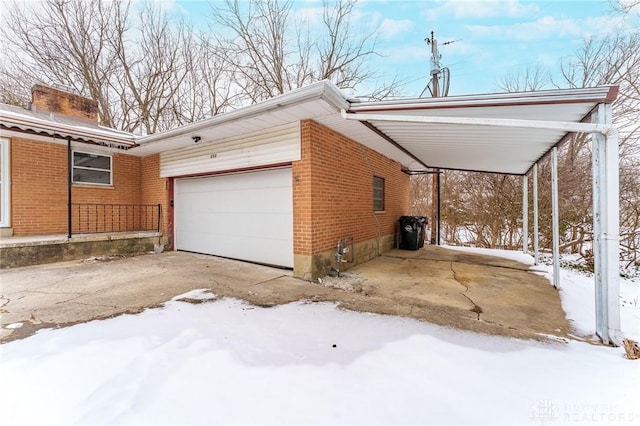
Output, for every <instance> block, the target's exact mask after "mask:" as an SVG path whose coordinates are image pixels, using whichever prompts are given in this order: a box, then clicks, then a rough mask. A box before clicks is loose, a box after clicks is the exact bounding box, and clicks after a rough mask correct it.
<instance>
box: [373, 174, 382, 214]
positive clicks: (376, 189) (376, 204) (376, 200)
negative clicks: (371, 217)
mask: <svg viewBox="0 0 640 426" xmlns="http://www.w3.org/2000/svg"><path fill="white" fill-rule="evenodd" d="M373 211H374V212H381V211H384V179H383V178H381V177H378V176H374V177H373Z"/></svg>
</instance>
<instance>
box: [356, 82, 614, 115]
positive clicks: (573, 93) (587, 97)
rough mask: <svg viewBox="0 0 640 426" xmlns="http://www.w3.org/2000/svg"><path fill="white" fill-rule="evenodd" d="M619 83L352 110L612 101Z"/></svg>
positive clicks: (370, 103) (373, 105) (367, 104)
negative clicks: (616, 84) (615, 84)
mask: <svg viewBox="0 0 640 426" xmlns="http://www.w3.org/2000/svg"><path fill="white" fill-rule="evenodd" d="M617 90H618V87H617V86H601V87H593V88H579V89H558V90H541V91H537V92H513V93H490V94H483V95H462V96H448V97H441V98H406V99H395V100H388V101H361V102H358V103H353V104H352V105H351V108H350V109H349V111H350V112H359V111H362V112H365V111H381V110H404V109H407V110H411V109H423V108H440V107H447V108H462V107H483V106H492V105H505V104H508V105H527V104H544V103H574V102H581V103H585V102H593V103H601V102H612V101H613V100H615V98H616V96H617Z"/></svg>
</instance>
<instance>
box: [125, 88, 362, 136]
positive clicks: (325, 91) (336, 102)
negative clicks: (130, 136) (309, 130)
mask: <svg viewBox="0 0 640 426" xmlns="http://www.w3.org/2000/svg"><path fill="white" fill-rule="evenodd" d="M314 99H324V100H325V101H327V102H328V103H330V104H332V105H333V106H335V107H336V111H340V110H341V109H348V108H349V107H350V103H349V102H348V101H347V99H346V98H345V96H344V95H343V94H342V92H341V91H340V89H338V88H337V87H336V86H335V85H334V84H333V83H331V82H330V81H328V80H323V81H319V82H317V83H314V84H311V85H309V86H306V87H302V88H300V89H296V90H293V91H291V92H288V93H285V94H283V95H280V96H276V97H275V98H271V99H267V100H266V101H262V102H259V103H257V104H253V105H250V106H248V107H244V108H239V109H236V110H233V111H229V112H225V113H223V114H219V115H216V116H213V117H211V118H209V119H206V120H202V121H198V122H195V123H191V124H187V125H185V126H182V127H178V128H176V129H172V130H167V131H165V132H160V133H155V134H153V135H149V136H144V137H142V138H139V139H138V140H137V142H138V144H139V145H146V144H149V143H152V142H157V141H161V140H165V139H168V138H173V137H176V136H184V135H188V134H191V133H194V132H199V131H201V130H202V129H206V128H208V127H213V126H217V125H221V124H224V123H228V122H231V121H235V120H240V119H243V120H244V119H249V118H252V117H256V116H258V115H261V114H264V113H267V112H270V111H272V110H276V109H278V108H282V107H286V106H292V105H296V104H298V103H303V102H306V101H309V100H314Z"/></svg>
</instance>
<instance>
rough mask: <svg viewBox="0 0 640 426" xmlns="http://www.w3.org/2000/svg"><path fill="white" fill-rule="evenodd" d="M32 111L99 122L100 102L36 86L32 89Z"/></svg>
mask: <svg viewBox="0 0 640 426" xmlns="http://www.w3.org/2000/svg"><path fill="white" fill-rule="evenodd" d="M31 110H32V111H47V112H54V113H57V114H62V115H66V116H69V117H75V118H82V119H85V120H91V121H93V122H97V121H98V102H96V101H94V100H92V99H89V98H85V97H83V96H80V95H76V94H75V93H71V92H67V91H65V90H60V89H55V88H53V87H49V86H43V85H41V84H36V85H34V86H33V88H32V89H31Z"/></svg>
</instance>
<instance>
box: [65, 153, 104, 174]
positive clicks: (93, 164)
mask: <svg viewBox="0 0 640 426" xmlns="http://www.w3.org/2000/svg"><path fill="white" fill-rule="evenodd" d="M73 165H74V166H80V167H88V168H90V169H103V170H110V169H111V159H110V158H109V157H105V156H104V155H97V154H87V153H84V152H74V153H73Z"/></svg>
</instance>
